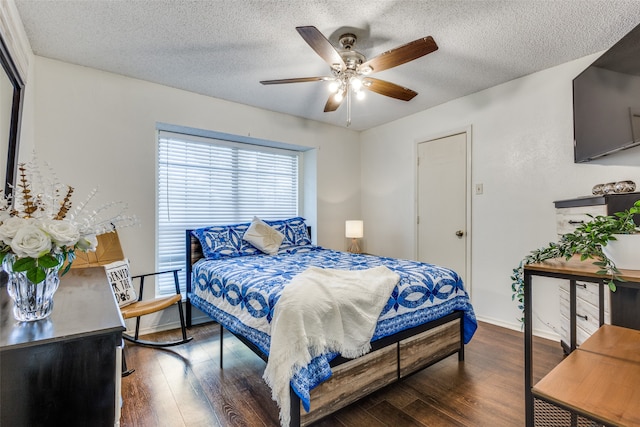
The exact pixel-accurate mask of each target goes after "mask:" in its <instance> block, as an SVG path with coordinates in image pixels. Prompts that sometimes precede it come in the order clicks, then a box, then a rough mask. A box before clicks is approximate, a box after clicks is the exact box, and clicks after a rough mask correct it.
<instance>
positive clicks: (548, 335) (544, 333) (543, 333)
mask: <svg viewBox="0 0 640 427" xmlns="http://www.w3.org/2000/svg"><path fill="white" fill-rule="evenodd" d="M476 318H477V319H478V320H479V321H481V322H486V323H490V324H492V325H496V326H500V327H503V328H507V329H511V330H513V331H518V332H523V333H524V326H523V325H522V324H521V323H519V322H505V321H503V320H500V319H494V318H491V317H485V316H476ZM533 335H535V336H537V337H540V338H545V339H548V340H550V341H558V342H560V335H558V334H557V333H555V332H553V331H548V330H541V329H534V330H533Z"/></svg>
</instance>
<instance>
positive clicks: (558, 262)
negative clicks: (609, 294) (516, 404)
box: [524, 257, 640, 427]
mask: <svg viewBox="0 0 640 427" xmlns="http://www.w3.org/2000/svg"><path fill="white" fill-rule="evenodd" d="M598 269H599V268H598V267H597V266H595V265H593V263H592V262H591V260H587V261H580V259H579V258H577V257H576V258H572V259H570V260H565V259H554V260H550V261H545V262H543V263H539V264H529V265H526V266H525V268H524V369H525V379H524V384H525V411H526V414H525V421H526V424H525V425H526V427H533V426H534V422H535V420H534V408H535V402H534V395H533V316H532V313H533V309H532V307H531V301H532V278H533V276H543V277H553V278H559V279H567V280H570V281H571V282H572V283H573V285H572V287H573V288H574V287H575V281H576V280H584V281H591V282H597V283H599V285H600V288H601V289H600V295H601V299H602V295H603V292H604V290H603V287H604V286H605V284H604V277H603V276H602V275H599V274H598V273H597V272H598ZM621 273H622V274H621V279H622V280H624V281H625V282H617V283H616V286H618V289H620V288H621V287H625V288H629V289H637V288H639V287H640V271H636V270H622V271H621ZM573 295H575V290H574V292H573ZM572 299H573V296H572ZM571 304H572V305H573V308H572V309H573V310H574V311H573V313H575V305H574V304H575V299H574V300H573V301H571ZM603 317H604V316H603V313H602V312H601V313H600V325H601V327H602V326H603ZM611 320H612V321H611V323H612V324H616V319H615V317H614V316H613V313H612V319H611ZM600 339H601V340H605V338H604V337H601V338H600ZM590 340H591V338H589V339H588V340H587V341H586V342H585V343H583V345H582V346H580V348H581V349H582V350H583V351H585V349H584V345H585V344H586V343H587V342H589V341H590ZM572 341H573V339H572ZM594 342H595V341H594ZM591 345H594V346H595V347H598V348H599V347H600V346H599V345H595V344H591ZM571 347H572V348H571V349H570V350H571V351H573V350H574V349H575V344H572V346H571ZM588 348H589V345H588V346H587V349H588ZM572 354H573V353H572ZM609 357H614V356H612V355H610V356H609ZM574 358H579V359H580V361H582V360H584V359H585V358H589V356H582V355H581V356H576V357H574ZM567 359H568V358H567ZM627 362H628V363H630V362H629V361H627ZM563 363H564V362H563ZM603 378H606V376H605V377H603ZM636 384H638V383H636ZM539 392H540V393H543V392H544V389H543V390H542V391H540V390H539ZM636 402H640V400H636ZM638 406H640V403H639V404H638ZM638 424H640V423H638ZM611 425H620V424H611ZM622 425H624V424H622ZM630 425H633V424H630Z"/></svg>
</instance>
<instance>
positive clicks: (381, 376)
mask: <svg viewBox="0 0 640 427" xmlns="http://www.w3.org/2000/svg"><path fill="white" fill-rule="evenodd" d="M463 330H464V328H463V313H462V312H455V313H453V314H450V315H448V316H446V317H444V318H442V319H438V320H435V321H433V322H430V323H427V324H425V325H421V326H419V327H416V328H413V329H411V330H407V331H403V332H401V333H398V334H396V335H393V336H391V337H388V339H383V340H381V342H383V343H382V344H378V343H374V344H376V345H375V346H374V348H376V349H375V350H373V351H371V352H369V353H367V354H365V355H364V356H361V357H359V358H357V359H351V360H345V359H342V360H340V362H341V363H339V364H337V365H335V366H333V363H332V371H333V375H332V376H331V378H329V379H328V380H327V381H325V382H323V383H322V384H320V385H319V386H318V387H316V388H314V389H313V390H311V399H310V401H311V405H310V411H309V412H306V411H305V410H304V409H303V408H302V404H301V403H300V399H299V398H298V396H297V395H296V394H295V393H294V392H293V391H291V424H290V426H291V427H298V426H306V425H309V424H311V423H313V422H315V421H318V420H319V419H321V418H324V417H326V416H327V415H330V414H332V413H334V412H336V411H338V410H339V409H342V408H344V407H345V406H347V405H350V404H352V403H353V402H356V401H357V400H360V399H361V398H363V397H365V396H367V395H369V394H371V393H373V392H374V391H376V390H379V389H381V388H382V387H385V386H387V385H389V384H391V383H394V382H396V381H399V380H401V379H403V378H405V377H407V376H409V375H411V374H413V373H416V372H418V371H420V370H422V369H424V368H426V367H428V366H431V365H433V364H434V363H436V362H439V361H441V360H443V359H445V358H447V357H449V356H451V355H453V354H455V353H458V360H460V361H462V360H464V344H463V342H464V341H463V338H462V337H463V333H464V332H463ZM390 341H391V342H390ZM381 345H382V346H381Z"/></svg>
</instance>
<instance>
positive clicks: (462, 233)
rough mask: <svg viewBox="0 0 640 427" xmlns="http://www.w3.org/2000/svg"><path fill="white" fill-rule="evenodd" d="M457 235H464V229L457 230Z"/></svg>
mask: <svg viewBox="0 0 640 427" xmlns="http://www.w3.org/2000/svg"><path fill="white" fill-rule="evenodd" d="M456 236H458V237H462V236H464V231H462V230H458V231H456Z"/></svg>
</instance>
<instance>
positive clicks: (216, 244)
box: [192, 222, 260, 259]
mask: <svg viewBox="0 0 640 427" xmlns="http://www.w3.org/2000/svg"><path fill="white" fill-rule="evenodd" d="M249 226H250V223H248V222H246V223H242V224H233V225H212V226H211V227H205V228H198V229H197V230H193V231H192V234H193V235H194V236H196V237H197V238H198V240H199V241H200V245H201V246H202V254H203V255H204V256H205V258H207V259H220V258H225V257H237V256H246V255H256V254H259V253H260V251H259V250H258V249H256V248H255V247H254V246H253V245H252V244H251V243H249V242H246V241H244V240H242V237H243V236H244V234H245V233H246V231H247V229H248V228H249Z"/></svg>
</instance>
